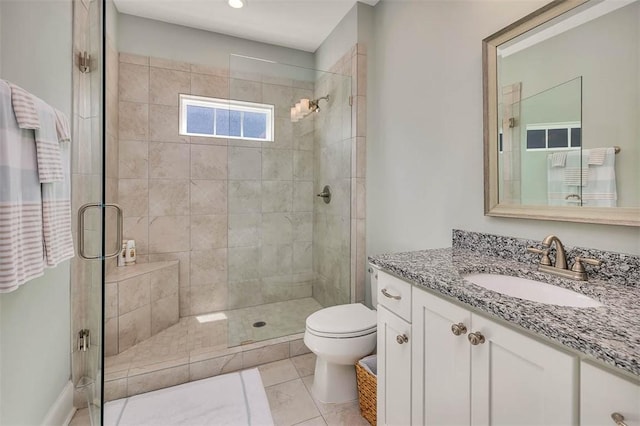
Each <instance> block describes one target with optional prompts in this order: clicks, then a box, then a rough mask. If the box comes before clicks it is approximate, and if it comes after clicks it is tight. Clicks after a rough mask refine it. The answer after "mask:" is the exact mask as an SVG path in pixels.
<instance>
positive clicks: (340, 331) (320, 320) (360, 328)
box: [306, 303, 376, 337]
mask: <svg viewBox="0 0 640 426" xmlns="http://www.w3.org/2000/svg"><path fill="white" fill-rule="evenodd" d="M306 325H307V329H308V330H309V331H311V332H315V333H318V334H321V335H333V336H335V337H356V336H362V335H365V334H369V333H371V332H373V331H375V329H376V311H373V310H371V309H369V308H367V307H366V306H364V305H363V304H361V303H352V304H348V305H337V306H331V307H329V308H324V309H321V310H319V311H317V312H315V313H313V314H311V315H309V316H308V317H307V322H306Z"/></svg>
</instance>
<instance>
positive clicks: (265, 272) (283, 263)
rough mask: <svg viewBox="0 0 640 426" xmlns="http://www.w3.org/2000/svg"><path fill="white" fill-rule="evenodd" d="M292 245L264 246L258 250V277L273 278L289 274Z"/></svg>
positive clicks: (292, 255) (290, 270)
mask: <svg viewBox="0 0 640 426" xmlns="http://www.w3.org/2000/svg"><path fill="white" fill-rule="evenodd" d="M293 258H294V254H293V244H291V243H288V244H271V245H268V244H265V245H263V246H262V247H261V250H260V276H261V277H273V276H282V275H288V274H291V273H292V271H293V269H292V264H293Z"/></svg>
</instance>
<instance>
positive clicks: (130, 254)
mask: <svg viewBox="0 0 640 426" xmlns="http://www.w3.org/2000/svg"><path fill="white" fill-rule="evenodd" d="M124 261H125V264H126V265H127V266H128V265H134V264H135V263H136V241H135V240H127V247H126V249H125V255H124Z"/></svg>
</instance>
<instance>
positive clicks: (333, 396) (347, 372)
mask: <svg viewBox="0 0 640 426" xmlns="http://www.w3.org/2000/svg"><path fill="white" fill-rule="evenodd" d="M311 394H312V395H313V397H314V398H315V399H317V400H318V401H321V402H324V403H332V404H335V403H342V402H349V401H353V400H355V399H358V385H357V383H356V368H355V366H354V365H342V364H333V363H328V362H326V361H325V360H323V359H321V358H320V357H318V358H316V371H315V375H314V377H313V385H312V386H311Z"/></svg>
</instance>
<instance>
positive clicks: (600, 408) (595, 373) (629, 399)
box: [580, 362, 640, 426]
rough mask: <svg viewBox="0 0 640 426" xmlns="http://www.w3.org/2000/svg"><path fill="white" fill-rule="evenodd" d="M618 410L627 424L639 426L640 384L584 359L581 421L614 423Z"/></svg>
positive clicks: (602, 425) (587, 425)
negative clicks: (613, 415)
mask: <svg viewBox="0 0 640 426" xmlns="http://www.w3.org/2000/svg"><path fill="white" fill-rule="evenodd" d="M614 413H618V414H619V415H621V416H622V417H623V418H624V419H622V418H621V419H620V420H621V421H623V422H624V423H625V424H626V425H627V426H640V383H633V382H631V381H630V380H627V379H623V378H621V377H618V376H616V375H614V374H612V373H609V372H607V371H605V370H602V369H601V368H598V367H594V366H593V365H590V364H588V363H586V362H582V364H581V368H580V424H581V425H583V426H608V425H611V426H615V424H616V423H615V421H614V420H613V419H612V417H611V415H612V414H614Z"/></svg>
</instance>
